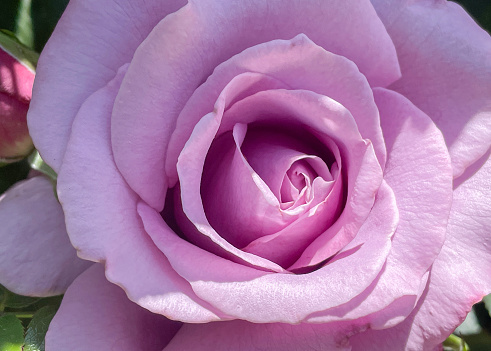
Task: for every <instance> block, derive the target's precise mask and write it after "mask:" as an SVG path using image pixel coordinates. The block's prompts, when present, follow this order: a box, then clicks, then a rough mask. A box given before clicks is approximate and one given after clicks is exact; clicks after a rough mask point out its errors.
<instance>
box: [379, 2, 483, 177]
mask: <svg viewBox="0 0 491 351" xmlns="http://www.w3.org/2000/svg"><path fill="white" fill-rule="evenodd" d="M372 3H373V4H374V6H375V7H376V9H377V12H378V13H379V15H380V17H381V19H382V21H384V23H385V25H386V27H387V31H388V32H389V34H390V36H391V38H392V40H393V41H394V43H395V45H396V48H397V53H398V57H399V62H400V64H401V70H402V78H401V79H400V80H399V81H397V82H396V83H394V84H393V85H392V86H391V88H392V89H395V90H397V91H398V92H400V93H401V94H402V95H404V96H406V97H408V98H409V99H410V100H411V101H412V102H413V103H414V104H415V105H416V106H418V107H419V108H420V109H421V110H423V111H424V112H425V113H426V114H428V116H430V117H431V118H432V119H433V121H435V123H436V125H437V126H438V127H439V128H440V129H441V131H442V132H443V135H444V137H445V141H446V143H447V145H448V148H449V151H450V157H451V158H452V165H453V170H454V177H458V176H459V175H461V174H462V173H463V172H464V170H465V169H466V168H467V167H468V166H470V165H471V164H472V163H474V162H475V161H476V160H478V159H479V158H480V157H481V156H483V155H484V154H485V153H486V151H487V150H488V149H489V147H490V145H491V99H490V98H489V96H491V60H490V59H489V58H490V57H491V40H490V37H489V34H488V33H486V32H485V31H484V30H482V29H481V28H479V26H478V25H477V24H476V23H475V21H474V20H473V19H472V18H471V17H470V16H469V15H468V14H467V13H466V12H465V11H464V10H463V9H462V8H461V7H460V6H459V5H457V4H455V3H453V2H451V1H411V2H407V1H402V0H397V1H393V0H372Z"/></svg>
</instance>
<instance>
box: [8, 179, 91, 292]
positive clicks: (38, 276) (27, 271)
mask: <svg viewBox="0 0 491 351" xmlns="http://www.w3.org/2000/svg"><path fill="white" fill-rule="evenodd" d="M0 223H1V225H0V242H1V245H0V283H1V284H2V285H4V286H5V287H7V288H8V289H9V290H11V291H13V292H16V293H18V294H22V295H34V296H50V295H58V294H62V293H63V292H64V291H65V290H66V288H67V287H68V286H69V285H70V284H71V283H72V281H73V280H74V279H75V278H76V277H77V276H78V275H79V274H80V273H82V272H83V271H84V270H85V269H86V268H87V267H88V266H89V265H90V262H87V261H83V260H81V259H79V258H78V257H77V255H76V252H75V249H74V248H73V247H72V245H71V244H70V241H69V240H68V235H67V233H66V229H65V221H64V217H63V211H62V209H61V206H60V204H59V203H58V201H56V198H55V193H54V189H53V185H52V184H51V182H50V181H49V180H48V179H46V178H44V177H42V176H39V177H35V178H32V179H29V180H25V181H22V182H19V183H18V184H16V185H15V186H14V187H12V188H11V189H9V190H8V191H7V192H6V193H5V194H4V195H2V196H1V197H0ZM53 253H56V254H53Z"/></svg>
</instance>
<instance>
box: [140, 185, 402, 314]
mask: <svg viewBox="0 0 491 351" xmlns="http://www.w3.org/2000/svg"><path fill="white" fill-rule="evenodd" d="M381 189H383V190H384V191H381V192H379V195H378V196H379V197H380V198H379V199H378V200H377V202H376V203H375V207H374V210H372V212H371V214H370V216H369V217H368V218H367V220H366V221H365V222H364V224H363V226H362V227H361V228H360V230H359V232H358V235H357V237H356V238H355V241H353V242H352V244H353V245H354V246H350V247H349V250H348V251H347V252H346V254H345V255H344V257H343V258H342V259H339V260H337V261H335V262H332V263H330V264H328V265H326V266H324V267H322V268H320V269H318V270H316V271H314V272H312V273H309V274H302V275H294V274H284V273H283V274H281V273H269V272H264V271H259V270H257V269H253V268H250V267H247V266H244V265H243V264H237V263H234V262H232V261H230V260H227V259H224V258H222V257H218V256H216V255H214V254H212V253H210V252H208V251H205V250H202V249H200V248H198V247H196V246H194V245H192V244H190V243H189V242H187V241H184V240H183V239H181V238H179V237H177V236H176V235H175V233H174V232H173V231H172V230H170V228H169V227H168V226H167V225H166V224H165V222H164V221H163V220H162V218H161V217H160V215H159V214H158V213H157V212H156V211H155V210H153V209H152V208H150V207H149V206H148V205H146V204H144V203H139V204H138V212H139V214H140V216H141V219H142V221H143V224H144V226H145V229H146V231H147V232H148V234H149V235H150V236H151V238H152V239H153V240H154V242H155V244H156V245H157V246H158V247H159V249H160V250H162V252H163V253H164V254H165V255H166V257H167V258H168V259H169V262H170V263H171V264H172V267H173V268H174V269H175V270H176V271H177V272H178V273H179V274H180V275H181V276H182V277H184V278H185V279H186V280H187V281H189V282H190V284H191V286H192V287H193V290H194V292H195V293H196V294H197V295H198V296H200V297H201V298H202V299H204V300H206V301H208V302H209V303H210V304H212V305H213V306H214V307H216V308H217V309H219V310H220V311H222V312H223V313H224V314H226V315H228V316H230V318H239V319H244V320H248V321H251V322H254V323H273V322H284V323H299V322H301V321H302V320H304V319H305V318H306V317H307V316H308V315H309V314H311V313H314V312H317V311H323V310H326V309H328V308H331V307H334V306H339V305H341V304H344V303H346V302H348V301H350V300H351V299H352V298H354V297H355V296H357V295H359V294H360V293H362V292H363V291H364V290H365V289H366V288H367V287H368V286H369V285H370V284H371V283H372V281H373V280H374V279H376V277H377V276H378V274H379V272H380V270H381V269H382V267H383V265H384V263H385V260H386V257H387V255H388V253H389V250H390V245H391V241H390V238H391V236H392V234H393V233H394V231H395V229H396V226H397V207H396V204H395V201H394V195H393V193H392V190H391V189H390V187H388V186H387V185H386V184H385V183H382V185H381ZM196 267H199V269H196ZM299 287H302V289H299Z"/></svg>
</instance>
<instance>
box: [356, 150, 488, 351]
mask: <svg viewBox="0 0 491 351" xmlns="http://www.w3.org/2000/svg"><path fill="white" fill-rule="evenodd" d="M490 180H491V161H490V160H489V159H488V161H487V162H486V163H485V164H484V166H483V167H482V168H481V169H480V170H479V171H478V172H477V173H476V174H474V175H473V176H472V177H471V178H469V179H468V180H467V181H466V182H465V183H463V184H462V185H461V186H459V187H458V188H457V189H456V190H455V191H454V196H453V200H454V202H453V205H452V210H451V212H450V218H449V220H448V227H447V237H446V240H445V244H444V246H443V248H442V250H441V252H440V254H439V255H438V257H437V259H436V260H435V263H434V264H433V267H432V269H431V277H430V280H429V284H428V287H427V289H426V291H425V294H424V295H423V297H422V298H421V300H420V303H419V305H418V306H417V308H416V309H415V310H414V312H413V313H412V314H411V315H410V316H409V317H408V318H407V319H406V320H405V321H404V322H403V323H401V324H399V325H397V326H395V327H394V328H391V329H387V330H380V331H374V330H370V331H367V332H365V333H363V334H361V335H359V336H355V337H354V338H353V339H352V341H353V345H354V346H355V347H359V349H360V350H374V351H375V350H377V351H378V350H384V349H387V350H389V349H390V350H397V349H405V350H433V349H434V348H435V347H437V346H438V345H439V344H440V343H441V342H443V340H445V338H447V337H448V335H450V333H452V331H453V330H454V329H455V328H456V327H457V326H458V325H459V324H460V323H462V321H463V320H464V318H465V316H466V315H467V313H468V312H469V311H470V309H471V307H472V305H473V304H474V303H476V302H478V301H479V300H481V298H482V297H483V296H484V295H486V294H488V293H489V292H490V291H491V278H490V277H491V269H490V267H491V259H490V257H491V255H490V248H491V236H490V235H489V232H490V230H491V220H490V217H491V202H490V200H489V191H488V189H489V188H490V187H491V182H490Z"/></svg>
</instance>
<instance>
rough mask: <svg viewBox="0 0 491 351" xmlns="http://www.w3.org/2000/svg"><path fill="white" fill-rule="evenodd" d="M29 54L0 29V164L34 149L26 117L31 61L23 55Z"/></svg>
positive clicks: (30, 90) (15, 159)
mask: <svg viewBox="0 0 491 351" xmlns="http://www.w3.org/2000/svg"><path fill="white" fill-rule="evenodd" d="M26 53H27V55H26ZM32 55H33V53H32V52H29V51H28V49H27V48H25V47H23V46H22V45H21V44H20V43H18V42H17V41H16V40H15V38H12V37H10V36H9V35H8V34H5V33H3V32H0V164H3V163H10V162H15V161H18V160H20V159H22V158H24V157H25V156H27V155H28V154H29V153H31V152H32V150H33V148H34V147H33V144H32V140H31V137H30V136H29V131H28V129H27V119H26V116H27V110H28V108H29V102H30V101H31V94H32V84H33V82H34V67H33V65H32V64H31V63H32V62H31V61H32V60H26V56H32ZM34 57H35V56H34Z"/></svg>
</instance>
